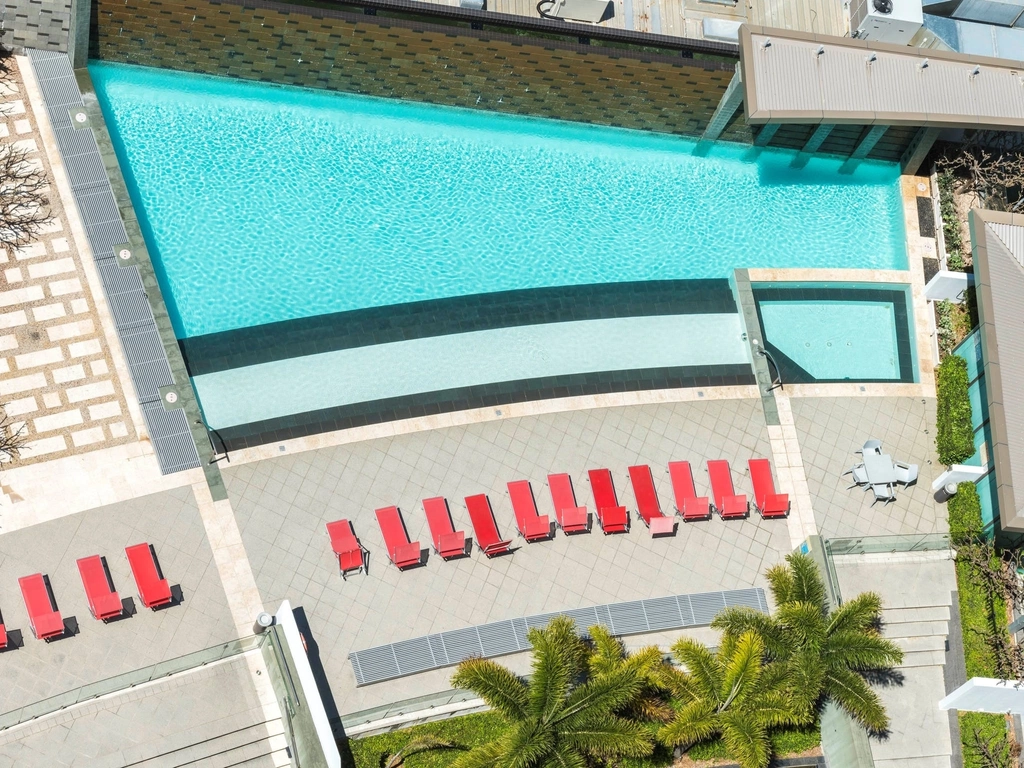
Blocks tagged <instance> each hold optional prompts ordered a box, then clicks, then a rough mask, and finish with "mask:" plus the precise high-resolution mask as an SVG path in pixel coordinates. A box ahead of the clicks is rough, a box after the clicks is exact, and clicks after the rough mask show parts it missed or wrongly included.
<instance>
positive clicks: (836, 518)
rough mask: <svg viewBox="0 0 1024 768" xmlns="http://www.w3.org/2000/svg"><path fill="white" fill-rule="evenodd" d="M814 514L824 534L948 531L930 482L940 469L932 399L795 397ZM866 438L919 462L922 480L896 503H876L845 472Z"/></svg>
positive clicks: (901, 457) (856, 459)
mask: <svg viewBox="0 0 1024 768" xmlns="http://www.w3.org/2000/svg"><path fill="white" fill-rule="evenodd" d="M790 402H791V403H792V407H793V416H794V420H795V422H796V428H797V434H798V436H799V439H800V447H801V451H802V454H803V459H804V466H805V470H806V473H807V482H808V485H809V486H810V490H811V497H812V500H813V503H814V514H815V519H816V521H817V524H818V528H819V530H820V531H821V535H822V536H825V537H837V536H882V535H886V534H911V533H936V532H944V531H946V530H948V525H947V521H946V510H945V508H944V506H943V505H941V504H938V503H936V502H935V500H934V498H933V497H932V491H931V484H932V480H934V479H935V478H936V477H937V476H938V475H939V474H941V472H942V470H943V467H941V466H940V465H939V463H938V457H937V456H936V455H935V429H934V424H935V401H934V400H932V399H927V398H910V397H858V398H831V397H820V398H817V397H812V398H792V399H791V401H790ZM868 438H877V439H879V440H881V441H882V445H883V448H884V450H885V451H886V453H890V454H891V455H892V456H893V458H894V459H897V460H899V461H904V462H907V463H909V464H918V465H919V467H920V476H919V478H918V481H917V485H915V486H912V487H910V488H900V489H899V490H898V491H897V494H896V501H895V502H894V503H892V504H887V505H882V504H880V503H879V504H875V505H874V506H871V501H872V499H873V496H872V495H871V494H870V493H865V492H864V491H862V490H860V489H858V488H853V489H851V490H847V487H848V486H850V485H852V481H851V479H850V476H849V475H847V476H846V477H842V476H841V475H842V473H843V472H845V471H846V470H847V469H849V468H850V467H851V466H853V465H854V464H856V463H858V462H859V460H860V459H859V457H858V456H856V455H855V454H854V451H855V450H857V449H859V448H860V447H861V446H862V445H863V444H864V441H865V440H867V439H868Z"/></svg>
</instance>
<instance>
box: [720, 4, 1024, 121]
mask: <svg viewBox="0 0 1024 768" xmlns="http://www.w3.org/2000/svg"><path fill="white" fill-rule="evenodd" d="M740 66H741V72H742V78H743V89H744V109H745V111H746V116H747V121H748V122H750V123H754V124H765V123H803V124H808V123H810V124H817V123H830V124H856V125H915V126H921V127H928V128H983V129H989V130H991V129H1004V130H1015V131H1024V61H1010V60H1008V59H993V58H988V57H983V56H966V55H963V54H959V53H955V52H950V51H936V50H925V49H922V48H910V47H907V46H898V45H889V44H885V43H876V42H871V41H868V40H855V39H852V38H848V37H831V36H828V35H816V34H812V33H803V32H794V31H791V30H785V29H771V28H768V27H751V26H748V25H746V24H744V25H743V26H742V27H741V28H740Z"/></svg>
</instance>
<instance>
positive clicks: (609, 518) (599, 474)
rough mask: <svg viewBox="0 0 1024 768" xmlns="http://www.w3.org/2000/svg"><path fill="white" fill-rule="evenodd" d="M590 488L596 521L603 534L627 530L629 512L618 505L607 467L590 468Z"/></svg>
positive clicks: (610, 474)
mask: <svg viewBox="0 0 1024 768" xmlns="http://www.w3.org/2000/svg"><path fill="white" fill-rule="evenodd" d="M587 474H588V475H589V476H590V490H591V491H592V492H593V494H594V507H595V508H596V509H597V521H598V522H599V523H600V524H601V530H602V531H604V532H605V534H609V533H625V532H626V531H628V530H629V513H628V512H626V508H625V507H620V506H619V500H618V499H617V498H616V496H615V485H614V484H613V483H612V473H611V472H609V471H608V470H607V469H591V470H588V472H587Z"/></svg>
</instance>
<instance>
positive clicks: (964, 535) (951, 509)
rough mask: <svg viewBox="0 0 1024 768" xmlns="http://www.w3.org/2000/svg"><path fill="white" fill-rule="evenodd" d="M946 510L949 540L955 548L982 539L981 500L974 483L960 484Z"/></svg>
mask: <svg viewBox="0 0 1024 768" xmlns="http://www.w3.org/2000/svg"><path fill="white" fill-rule="evenodd" d="M946 510H947V512H948V513H949V540H950V542H952V544H953V546H954V547H959V546H962V545H963V544H971V543H973V542H976V541H978V540H979V539H981V534H982V521H981V498H980V497H979V496H978V489H977V488H976V487H975V485H974V483H970V482H965V483H960V484H959V485H958V486H957V487H956V495H955V496H954V497H953V498H951V499H950V500H949V503H948V504H947V505H946Z"/></svg>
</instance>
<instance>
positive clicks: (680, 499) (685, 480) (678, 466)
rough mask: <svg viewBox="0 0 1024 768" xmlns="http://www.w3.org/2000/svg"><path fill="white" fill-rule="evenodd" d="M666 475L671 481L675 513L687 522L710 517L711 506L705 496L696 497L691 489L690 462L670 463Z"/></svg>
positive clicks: (694, 490)
mask: <svg viewBox="0 0 1024 768" xmlns="http://www.w3.org/2000/svg"><path fill="white" fill-rule="evenodd" d="M668 474H669V477H670V478H671V479H672V492H673V494H675V497H676V512H678V513H679V514H680V515H682V516H683V521H687V520H707V519H708V518H709V517H711V505H710V504H709V503H708V497H707V496H698V495H697V491H696V489H695V488H694V487H693V473H692V472H690V462H688V461H670V462H669V463H668Z"/></svg>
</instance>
